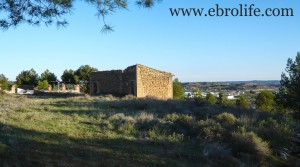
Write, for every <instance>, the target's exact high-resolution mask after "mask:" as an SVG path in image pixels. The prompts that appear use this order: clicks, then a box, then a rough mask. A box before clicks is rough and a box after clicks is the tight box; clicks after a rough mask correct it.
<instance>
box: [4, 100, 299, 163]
mask: <svg viewBox="0 0 300 167" xmlns="http://www.w3.org/2000/svg"><path fill="white" fill-rule="evenodd" d="M295 126H296V124H295V123H294V122H293V121H292V120H291V119H288V118H286V117H283V116H280V115H276V114H272V113H267V112H256V111H252V110H240V109H237V108H234V107H221V106H209V105H203V104H202V105H200V106H199V105H197V103H194V102H193V101H176V100H169V101H159V100H153V99H134V98H132V97H125V98H123V99H120V98H114V97H112V96H104V97H90V96H82V95H78V96H77V97H76V96H74V97H71V96H68V95H66V96H61V95H60V96H55V95H52V96H28V97H26V96H17V95H5V94H1V95H0V166H288V165H291V166H293V164H294V163H295V162H294V161H295V159H296V157H294V156H293V155H289V156H288V158H287V159H284V158H281V156H280V153H281V152H282V151H283V150H286V149H287V148H291V147H294V146H295V145H294V144H293V143H292V142H291V140H292V139H293V138H294V132H293V130H294V127H295Z"/></svg>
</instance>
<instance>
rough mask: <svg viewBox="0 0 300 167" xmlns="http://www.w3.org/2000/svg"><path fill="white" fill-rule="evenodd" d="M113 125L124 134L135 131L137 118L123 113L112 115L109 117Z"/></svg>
mask: <svg viewBox="0 0 300 167" xmlns="http://www.w3.org/2000/svg"><path fill="white" fill-rule="evenodd" d="M108 120H109V122H110V123H111V124H112V125H113V129H114V130H117V131H118V132H120V133H123V134H129V133H131V132H134V131H135V129H134V123H135V119H134V118H133V117H131V116H125V115H124V114H123V113H118V114H115V115H112V116H110V117H109V118H108Z"/></svg>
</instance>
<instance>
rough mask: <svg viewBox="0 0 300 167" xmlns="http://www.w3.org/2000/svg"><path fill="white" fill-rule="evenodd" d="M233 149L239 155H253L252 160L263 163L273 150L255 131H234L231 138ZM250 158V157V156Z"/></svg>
mask: <svg viewBox="0 0 300 167" xmlns="http://www.w3.org/2000/svg"><path fill="white" fill-rule="evenodd" d="M230 144H231V145H232V148H233V151H234V152H235V154H237V156H240V158H241V159H243V157H241V156H245V155H247V156H251V157H250V158H251V159H252V161H258V162H259V163H263V162H264V161H265V160H267V158H269V157H270V155H271V150H270V148H269V145H268V143H267V142H265V141H263V140H262V139H261V138H260V137H258V136H257V135H256V134H255V133H254V132H245V133H239V132H234V133H232V139H231V140H230ZM248 158H249V157H248Z"/></svg>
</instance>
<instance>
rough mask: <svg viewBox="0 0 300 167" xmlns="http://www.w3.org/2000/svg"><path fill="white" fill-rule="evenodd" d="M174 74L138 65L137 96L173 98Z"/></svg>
mask: <svg viewBox="0 0 300 167" xmlns="http://www.w3.org/2000/svg"><path fill="white" fill-rule="evenodd" d="M172 77H173V75H172V74H171V73H167V72H163V71H158V70H155V69H152V68H149V67H146V66H143V65H137V92H138V93H137V97H147V96H149V97H156V98H159V99H170V98H173V81H172Z"/></svg>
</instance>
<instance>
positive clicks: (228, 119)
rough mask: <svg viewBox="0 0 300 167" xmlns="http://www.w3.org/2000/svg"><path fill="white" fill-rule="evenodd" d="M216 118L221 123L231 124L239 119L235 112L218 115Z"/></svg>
mask: <svg viewBox="0 0 300 167" xmlns="http://www.w3.org/2000/svg"><path fill="white" fill-rule="evenodd" d="M216 119H217V121H219V122H221V123H225V124H229V125H233V124H235V123H236V122H237V121H238V119H237V118H236V117H235V116H234V115H233V114H231V113H227V112H224V113H222V114H219V115H217V116H216Z"/></svg>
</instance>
